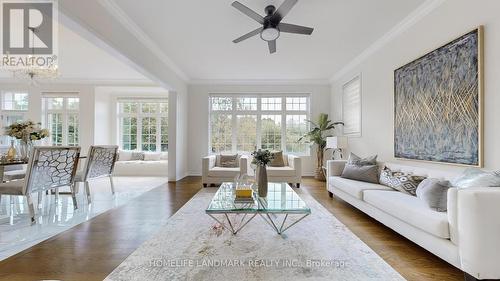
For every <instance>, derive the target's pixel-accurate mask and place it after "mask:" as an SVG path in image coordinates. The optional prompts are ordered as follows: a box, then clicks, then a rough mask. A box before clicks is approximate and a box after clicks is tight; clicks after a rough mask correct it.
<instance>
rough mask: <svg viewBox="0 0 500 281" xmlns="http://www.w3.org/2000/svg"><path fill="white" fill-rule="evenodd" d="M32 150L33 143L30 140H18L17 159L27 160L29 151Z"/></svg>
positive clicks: (29, 154)
mask: <svg viewBox="0 0 500 281" xmlns="http://www.w3.org/2000/svg"><path fill="white" fill-rule="evenodd" d="M32 149H33V142H32V141H31V140H28V141H26V140H20V141H19V149H18V153H19V158H20V159H21V160H23V161H26V160H28V158H29V157H30V156H31V150H32Z"/></svg>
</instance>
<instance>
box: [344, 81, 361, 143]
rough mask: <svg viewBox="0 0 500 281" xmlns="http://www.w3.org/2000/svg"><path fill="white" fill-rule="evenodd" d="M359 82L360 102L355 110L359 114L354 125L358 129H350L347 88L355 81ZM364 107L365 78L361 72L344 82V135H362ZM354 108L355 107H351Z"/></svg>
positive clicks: (358, 94) (358, 97) (358, 95)
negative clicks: (347, 112)
mask: <svg viewBox="0 0 500 281" xmlns="http://www.w3.org/2000/svg"><path fill="white" fill-rule="evenodd" d="M355 82H357V83H358V88H359V91H358V93H357V99H358V100H359V103H358V104H357V108H355V109H354V110H356V111H357V115H358V123H357V124H356V125H355V126H354V127H357V128H356V129H354V130H352V131H349V121H350V120H349V118H346V117H347V116H346V114H345V113H346V111H347V109H346V108H347V106H348V105H347V104H346V95H347V92H346V89H347V88H348V87H349V86H350V85H352V84H353V83H355ZM362 108H363V80H362V77H361V74H357V75H355V76H354V77H352V78H351V79H349V80H348V81H347V82H345V83H344V84H342V121H343V122H344V126H342V130H343V135H345V136H349V137H361V135H362V132H363V116H362V114H363V113H362ZM351 110H353V109H351Z"/></svg>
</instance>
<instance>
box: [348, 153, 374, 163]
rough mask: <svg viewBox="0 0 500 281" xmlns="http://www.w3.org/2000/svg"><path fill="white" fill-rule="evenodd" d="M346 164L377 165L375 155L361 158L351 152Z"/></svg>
mask: <svg viewBox="0 0 500 281" xmlns="http://www.w3.org/2000/svg"><path fill="white" fill-rule="evenodd" d="M347 164H352V165H357V166H371V165H377V155H373V156H369V157H365V158H361V157H359V156H358V155H356V154H354V153H352V152H351V154H349V159H348V160H347Z"/></svg>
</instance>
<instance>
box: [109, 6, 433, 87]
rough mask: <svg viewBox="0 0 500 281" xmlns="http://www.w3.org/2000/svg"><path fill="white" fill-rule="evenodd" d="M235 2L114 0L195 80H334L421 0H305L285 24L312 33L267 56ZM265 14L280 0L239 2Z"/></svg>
mask: <svg viewBox="0 0 500 281" xmlns="http://www.w3.org/2000/svg"><path fill="white" fill-rule="evenodd" d="M231 2H232V0H216V1H207V0H190V1H186V0H168V1H166V0H148V1H147V2H146V1H141V4H140V5H139V4H138V1H137V0H119V1H115V3H116V4H117V5H118V6H119V8H121V9H122V10H123V11H124V12H125V13H126V15H128V17H130V19H131V20H132V21H133V22H134V23H135V24H137V25H138V26H139V28H140V29H142V30H143V31H144V32H145V33H146V35H147V36H149V37H150V38H151V39H152V40H153V42H154V43H155V44H156V45H157V46H158V47H159V48H160V50H161V51H162V52H163V53H164V54H165V55H166V56H168V57H169V58H170V59H171V60H172V61H173V62H174V63H175V64H176V65H177V66H178V67H179V68H180V69H181V70H182V71H183V72H185V73H186V74H187V76H188V77H189V79H190V80H278V79H284V80H292V79H298V80H302V79H308V80H309V79H313V80H318V79H321V80H323V79H330V78H331V77H332V76H333V75H334V74H335V73H336V72H338V71H339V70H340V69H341V68H342V67H343V66H345V65H346V64H347V63H349V62H350V61H351V60H352V59H354V58H355V57H356V56H357V55H359V54H360V53H361V52H362V51H363V50H365V49H366V48H367V47H369V46H370V45H371V44H372V43H373V42H374V41H376V40H377V39H378V38H380V37H381V36H383V35H384V34H385V33H387V32H388V31H389V30H390V29H391V28H392V27H394V26H395V25H396V24H398V23H399V22H400V21H402V20H403V19H404V18H405V17H406V16H407V15H408V14H410V13H411V12H412V11H413V10H415V9H416V8H417V7H418V6H419V5H421V4H422V3H423V2H424V1H423V0H404V1H401V0H377V1H374V0H302V1H299V2H298V4H297V5H296V6H295V7H294V8H293V9H292V10H291V12H290V13H289V14H288V15H287V16H286V17H285V19H284V20H283V22H287V23H293V24H299V25H305V26H310V27H314V28H315V30H314V33H313V34H312V36H303V35H293V34H285V33H283V34H281V37H280V38H279V39H278V42H277V49H278V51H277V53H275V54H272V55H271V54H269V52H268V47H267V44H266V43H265V42H264V41H262V40H261V39H260V38H259V36H256V37H254V38H251V39H249V40H247V41H243V42H241V43H239V44H234V43H232V40H233V39H235V38H237V37H239V36H241V35H243V34H245V33H247V32H249V31H251V30H254V29H255V28H257V27H258V26H259V24H258V23H256V22H255V21H253V20H252V19H250V18H248V17H247V16H245V15H243V14H241V13H240V12H239V11H237V10H236V9H234V8H233V7H232V6H231ZM240 2H242V3H243V4H245V5H247V6H248V7H250V8H251V9H254V10H255V11H257V12H259V13H260V14H264V11H263V10H264V7H265V6H266V5H269V4H274V5H275V6H276V7H278V6H279V5H280V4H281V3H282V0H240Z"/></svg>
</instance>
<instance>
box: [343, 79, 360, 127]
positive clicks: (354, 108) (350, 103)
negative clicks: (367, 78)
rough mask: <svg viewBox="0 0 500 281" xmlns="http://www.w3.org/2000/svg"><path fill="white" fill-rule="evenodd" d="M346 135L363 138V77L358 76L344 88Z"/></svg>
mask: <svg viewBox="0 0 500 281" xmlns="http://www.w3.org/2000/svg"><path fill="white" fill-rule="evenodd" d="M342 120H343V121H344V135H346V136H361V77H360V76H359V75H358V76H356V77H355V78H354V79H352V80H351V81H349V82H347V83H346V84H344V86H343V88H342Z"/></svg>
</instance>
